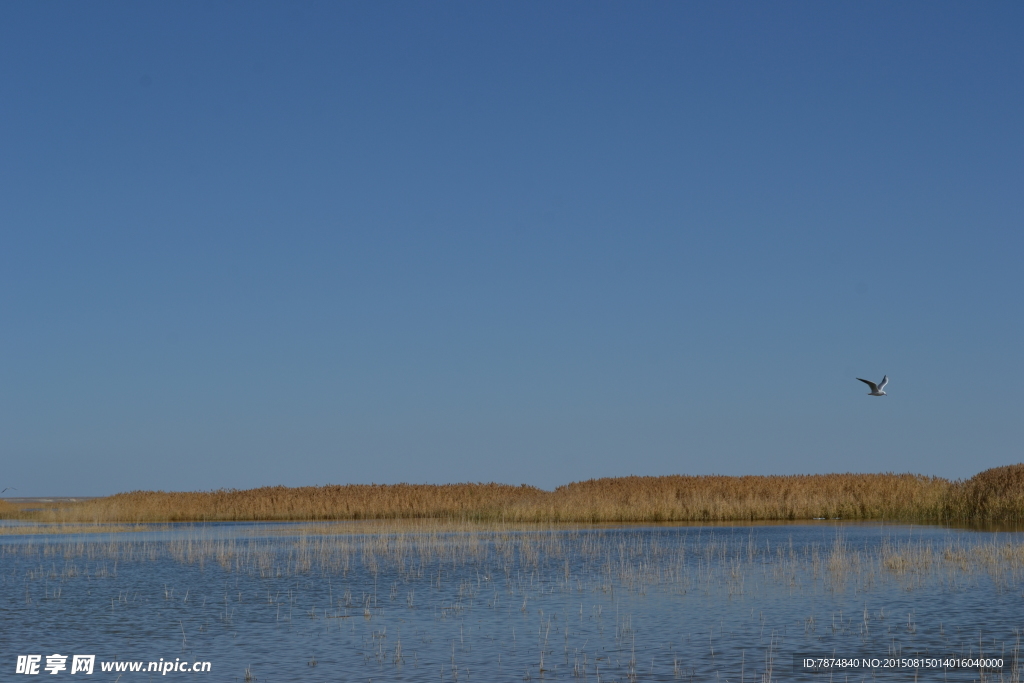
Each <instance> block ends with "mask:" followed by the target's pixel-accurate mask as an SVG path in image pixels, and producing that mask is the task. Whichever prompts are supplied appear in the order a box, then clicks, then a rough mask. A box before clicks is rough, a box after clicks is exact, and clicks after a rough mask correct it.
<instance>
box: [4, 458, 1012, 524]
mask: <svg viewBox="0 0 1024 683" xmlns="http://www.w3.org/2000/svg"><path fill="white" fill-rule="evenodd" d="M9 516H13V515H9ZM17 516H21V517H24V518H30V519H36V520H39V521H46V522H57V523H83V522H92V523H99V522H106V523H110V522H121V523H125V522H127V523H148V522H203V521H227V520H252V521H275V520H276V521H285V520H365V519H417V518H434V519H456V520H470V521H477V522H489V521H493V522H518V523H595V522H692V521H706V522H711V521H755V520H799V519H814V518H828V519H835V518H841V519H888V520H905V521H911V520H915V521H932V522H947V523H956V522H979V521H991V522H1017V521H1024V464H1021V465H1011V466H1008V467H1000V468H996V469H992V470H986V471H985V472H982V473H980V474H978V475H977V476H975V477H973V478H971V479H968V480H966V481H951V480H948V479H943V478H940V477H928V476H920V475H913V474H892V473H889V474H822V475H793V476H747V477H724V476H681V475H676V476H666V477H621V478H609V479H593V480H589V481H583V482H575V483H572V484H567V485H565V486H560V487H558V488H557V489H555V490H554V491H542V490H540V489H537V488H534V487H532V486H526V485H522V486H509V485H503V484H493V483H492V484H447V485H441V486H434V485H426V484H423V485H414V484H395V485H348V486H323V487H301V488H287V487H283V486H277V487H266V488H259V489H251V490H219V491H210V492H164V491H133V492H130V493H120V494H117V495H114V496H109V497H106V498H97V499H92V500H86V501H81V502H76V503H69V504H65V505H61V506H60V507H58V508H55V509H52V510H44V511H40V512H36V513H31V514H30V513H21V514H20V515H17Z"/></svg>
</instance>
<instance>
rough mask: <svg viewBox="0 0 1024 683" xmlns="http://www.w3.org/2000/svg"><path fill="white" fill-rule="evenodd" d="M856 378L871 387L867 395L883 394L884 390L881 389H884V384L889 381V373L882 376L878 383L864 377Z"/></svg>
mask: <svg viewBox="0 0 1024 683" xmlns="http://www.w3.org/2000/svg"><path fill="white" fill-rule="evenodd" d="M857 379H858V380H860V381H861V382H864V384H867V385H868V386H869V387H871V392H870V393H869V394H868V396H885V392H884V391H882V389H884V388H885V385H886V384H888V383H889V375H886V376H885V377H883V378H882V381H881V382H879V383H878V384H875V383H874V382H869V381H867V380H866V379H860V377H858V378H857Z"/></svg>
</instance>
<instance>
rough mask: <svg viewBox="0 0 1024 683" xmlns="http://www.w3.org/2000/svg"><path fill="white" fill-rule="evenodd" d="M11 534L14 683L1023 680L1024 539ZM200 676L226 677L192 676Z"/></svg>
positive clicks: (853, 526)
mask: <svg viewBox="0 0 1024 683" xmlns="http://www.w3.org/2000/svg"><path fill="white" fill-rule="evenodd" d="M5 531H6V532H13V533H7V534H6V535H3V536H0V575H2V579H0V581H2V583H0V621H2V623H3V629H2V630H0V651H2V653H3V658H4V659H3V662H2V663H0V667H2V669H0V670H2V671H3V675H2V676H0V678H2V680H5V681H6V680H19V679H21V678H23V677H22V676H20V675H16V674H15V672H16V666H19V664H18V657H19V656H21V657H22V660H21V664H20V666H21V667H22V669H24V668H26V667H28V666H30V665H31V662H30V661H29V660H28V659H25V658H27V657H28V656H30V655H37V656H38V657H39V659H38V660H35V661H36V662H38V663H37V668H38V671H39V673H38V674H37V675H38V676H45V677H46V679H47V680H55V679H56V677H57V676H72V675H74V676H78V675H79V673H83V672H77V673H75V674H71V668H72V657H73V655H94V656H95V670H94V673H93V676H92V678H91V680H110V681H113V680H118V679H119V680H121V681H132V680H136V681H148V680H159V679H180V680H183V679H188V680H193V679H196V680H209V681H236V680H237V681H244V680H255V681H265V682H268V683H271V682H286V681H312V682H316V681H441V682H445V681H447V682H451V683H456V682H458V681H467V682H468V681H481V682H483V681H522V680H552V681H554V680H562V681H568V680H578V681H594V682H597V681H608V682H611V681H678V680H684V681H729V682H739V683H744V682H747V681H768V680H780V681H790V680H809V681H826V680H835V681H861V680H865V681H867V680H871V681H874V680H893V681H896V680H900V681H905V680H915V676H916V677H917V678H916V680H924V681H927V680H935V681H938V680H949V681H973V680H992V681H1000V680H1003V681H1011V680H1012V681H1017V680H1019V678H1020V674H1019V670H1018V668H1017V664H1016V662H1017V654H1018V650H1019V646H1020V643H1019V638H1020V633H1021V630H1022V629H1024V594H1022V583H1021V580H1022V576H1024V575H1022V571H1024V537H1022V535H1021V534H1019V533H1005V532H1004V533H993V532H981V531H971V530H963V529H950V528H943V527H937V526H907V525H894V524H881V523H845V522H840V521H817V522H804V523H799V524H771V525H767V524H759V525H754V526H728V525H714V526H679V525H664V526H601V527H572V528H538V527H534V528H524V527H502V526H500V525H499V526H493V527H480V526H472V525H468V524H465V525H460V524H448V525H446V524H436V525H431V524H430V523H421V524H414V523H407V524H401V523H396V524H385V523H351V524H346V523H332V524H321V525H317V524H272V523H267V524H251V523H232V524H209V525H179V526H169V527H164V528H159V529H154V530H152V531H145V532H135V533H121V534H102V535H101V534H78V535H52V534H51V535H19V534H18V533H17V528H7V529H5ZM52 655H61V656H63V657H67V660H66V661H65V662H63V666H64V667H65V668H63V669H60V668H59V667H60V666H61V665H62V662H61V660H60V659H59V658H58V659H56V660H52V661H51V662H50V663H51V664H53V665H54V666H55V667H58V668H57V669H55V670H56V674H49V673H48V672H47V671H46V670H45V669H44V667H45V666H46V665H47V663H48V660H47V657H48V656H52ZM831 658H838V659H840V660H846V661H840V662H826V661H824V660H826V659H831ZM805 660H813V664H814V666H815V667H818V668H816V669H813V670H812V669H810V668H807V667H805V666H804V664H805V663H808V664H809V663H811V662H809V661H808V662H805ZM989 660H991V661H989ZM135 662H138V663H140V664H139V666H140V667H141V670H140V671H137V672H136V671H132V670H131V667H132V665H133V663H135ZM150 662H155V663H156V664H157V665H158V666H157V667H156V668H157V669H158V670H159V672H158V673H153V671H147V670H146V669H147V667H148V666H149V663H150ZM194 662H200V663H202V662H209V672H199V673H195V672H183V671H179V670H175V669H179V668H181V665H182V663H188V665H189V666H191V665H192V663H194ZM824 664H828V666H827V667H825V668H820V667H822V666H823V665H824ZM979 664H988V665H989V667H988V670H982V669H979V668H978V665H979ZM118 666H121V669H122V670H118ZM103 667H106V669H107V670H103ZM165 668H170V670H169V671H167V673H164V672H163V669H165ZM72 680H74V679H72ZM87 680H90V679H87Z"/></svg>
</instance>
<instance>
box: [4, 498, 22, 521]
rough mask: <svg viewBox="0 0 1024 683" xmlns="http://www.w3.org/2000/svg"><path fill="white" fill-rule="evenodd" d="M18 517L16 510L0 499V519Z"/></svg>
mask: <svg viewBox="0 0 1024 683" xmlns="http://www.w3.org/2000/svg"><path fill="white" fill-rule="evenodd" d="M17 515H18V508H16V507H14V506H13V505H11V504H10V503H8V502H7V501H6V500H3V499H0V519H8V518H10V517H16V516H17Z"/></svg>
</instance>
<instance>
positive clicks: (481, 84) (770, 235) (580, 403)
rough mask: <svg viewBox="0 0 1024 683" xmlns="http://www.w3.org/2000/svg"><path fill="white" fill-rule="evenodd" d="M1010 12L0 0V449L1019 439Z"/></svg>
mask: <svg viewBox="0 0 1024 683" xmlns="http://www.w3.org/2000/svg"><path fill="white" fill-rule="evenodd" d="M1022 34H1024V5H1021V4H1020V3H971V4H968V3H957V4H954V3H936V2H929V3H910V2H907V3H898V4H894V3H870V2H855V3H772V4H769V3H749V4H737V3H667V2H666V3H594V2H587V3H570V2H560V3H547V2H538V3H528V2H516V3H433V4H431V3H380V2H373V3H335V2H324V3H220V2H213V3H169V2H151V3H127V2H123V3H114V2H111V3H102V4H96V3H63V4H61V3H6V4H3V5H0V462H2V463H3V467H2V472H0V475H2V481H0V485H3V486H16V487H18V489H19V491H18V493H19V494H20V495H75V494H77V495H99V494H106V493H112V492H116V491H121V490H129V489H175V490H181V489H210V488H218V487H235V488H247V487H251V486H259V485H267V484H287V485H305V484H325V483H349V482H359V483H366V482H378V483H390V482H398V481H411V482H438V483H440V482H450V481H492V480H493V481H501V482H508V483H515V484H518V483H530V484H535V485H539V486H542V487H545V488H550V487H554V486H556V485H558V484H562V483H566V482H569V481H574V480H580V479H588V478H592V477H600V476H618V475H627V474H644V475H647V474H651V475H658V474H670V473H690V474H707V473H721V474H769V473H779V474H789V473H803V472H835V471H854V472H875V471H912V472H921V473H927V474H937V475H942V476H949V477H964V476H970V475H972V474H974V473H976V472H978V471H980V470H982V469H985V468H988V467H992V466H998V465H1002V464H1008V463H1011V462H1017V461H1020V460H1021V459H1022V457H1021V443H1022V437H1024V420H1021V419H1020V416H1021V414H1022V413H1024V398H1022V390H1021V387H1022V385H1024V381H1022V380H1024V362H1022V353H1021V349H1022V348H1024V320H1022V315H1021V313H1022V306H1021V293H1022V291H1024V289H1022V285H1024V276H1022V274H1021V273H1022V272H1024V268H1022V267H1021V266H1022V248H1024V233H1022V230H1021V228H1022V218H1024V193H1022V188H1024V126H1022V125H1021V121H1024V89H1022V88H1021V83H1024V41H1021V39H1020V36H1021V35H1022ZM885 373H887V374H888V375H889V376H890V377H891V383H890V385H889V396H888V397H885V398H871V397H868V396H866V390H867V389H866V387H865V386H864V385H862V384H860V383H859V382H857V381H856V380H855V379H854V378H855V377H866V378H869V379H875V380H877V379H880V378H881V377H882V375H883V374H885ZM10 494H11V492H8V494H7V495H10Z"/></svg>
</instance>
